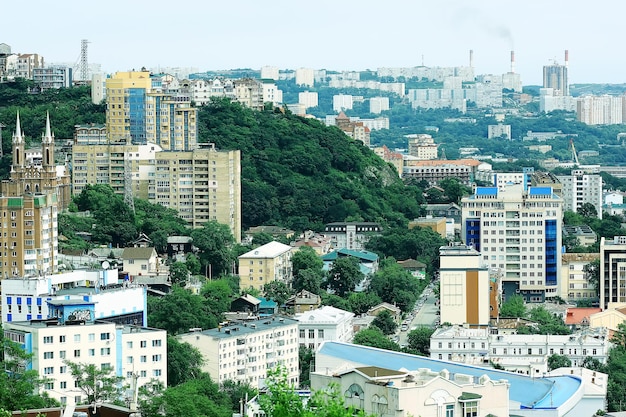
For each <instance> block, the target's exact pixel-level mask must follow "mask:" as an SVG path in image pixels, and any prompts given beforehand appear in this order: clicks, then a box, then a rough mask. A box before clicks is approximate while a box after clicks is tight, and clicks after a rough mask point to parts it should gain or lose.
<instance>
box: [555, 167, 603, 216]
mask: <svg viewBox="0 0 626 417" xmlns="http://www.w3.org/2000/svg"><path fill="white" fill-rule="evenodd" d="M557 178H558V179H559V181H560V182H561V184H562V193H561V197H563V210H567V211H573V212H576V213H578V210H579V209H580V208H581V207H582V205H583V204H587V203H588V204H591V205H593V206H594V207H595V209H596V213H597V217H598V218H599V219H602V177H601V176H600V175H598V174H589V173H587V172H585V171H583V170H582V169H574V170H572V172H571V174H570V175H558V176H557Z"/></svg>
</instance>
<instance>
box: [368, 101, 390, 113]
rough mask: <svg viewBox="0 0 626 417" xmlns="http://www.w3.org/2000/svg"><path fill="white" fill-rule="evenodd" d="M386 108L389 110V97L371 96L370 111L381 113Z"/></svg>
mask: <svg viewBox="0 0 626 417" xmlns="http://www.w3.org/2000/svg"><path fill="white" fill-rule="evenodd" d="M386 110H389V97H372V98H370V113H372V114H380V113H381V112H383V111H386Z"/></svg>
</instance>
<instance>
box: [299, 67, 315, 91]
mask: <svg viewBox="0 0 626 417" xmlns="http://www.w3.org/2000/svg"><path fill="white" fill-rule="evenodd" d="M296 84H297V85H301V86H304V87H313V85H314V84H315V70H314V69H313V68H298V69H297V70H296Z"/></svg>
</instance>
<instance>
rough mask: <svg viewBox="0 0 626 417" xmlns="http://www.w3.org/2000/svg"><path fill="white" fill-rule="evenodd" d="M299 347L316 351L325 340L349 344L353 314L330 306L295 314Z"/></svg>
mask: <svg viewBox="0 0 626 417" xmlns="http://www.w3.org/2000/svg"><path fill="white" fill-rule="evenodd" d="M294 318H295V319H296V320H298V333H299V334H298V339H299V343H300V346H302V347H308V348H310V349H317V348H318V347H319V346H320V344H321V343H322V342H324V341H326V340H329V341H332V342H346V343H351V342H352V337H353V336H354V329H353V327H352V319H353V318H354V313H351V312H349V311H344V310H341V309H339V308H335V307H332V306H323V307H320V308H317V309H315V310H310V311H305V312H304V313H300V314H296V316H295V317H294Z"/></svg>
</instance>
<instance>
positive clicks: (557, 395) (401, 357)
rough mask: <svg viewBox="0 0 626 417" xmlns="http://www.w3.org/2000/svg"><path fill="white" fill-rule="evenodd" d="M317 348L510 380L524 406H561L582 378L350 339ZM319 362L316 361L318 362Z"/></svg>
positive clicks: (371, 361)
mask: <svg viewBox="0 0 626 417" xmlns="http://www.w3.org/2000/svg"><path fill="white" fill-rule="evenodd" d="M318 352H319V353H320V354H322V355H328V356H332V357H335V358H339V359H343V360H345V361H347V362H351V363H354V364H358V365H356V366H379V367H381V368H387V369H392V370H399V369H402V368H404V369H408V370H417V369H420V368H427V369H431V370H433V371H435V372H440V371H442V370H444V369H446V370H448V372H450V374H451V376H452V375H454V374H457V373H459V374H464V375H471V376H473V377H475V379H478V378H480V377H481V376H483V375H487V376H488V377H489V378H490V379H492V380H494V381H499V380H502V379H505V380H507V381H508V382H509V384H510V388H509V399H510V400H512V401H517V402H519V403H520V404H521V408H558V407H560V406H561V405H562V404H564V403H565V402H566V401H567V400H569V399H570V398H571V397H572V395H574V393H575V392H576V391H577V390H578V389H579V388H580V385H581V383H582V382H581V380H580V379H579V378H578V377H575V376H569V375H568V376H558V377H550V378H531V377H530V376H527V375H522V374H516V373H512V372H506V371H500V370H496V369H491V368H482V367H479V366H472V365H466V364H462V363H455V362H448V361H442V360H438V359H431V358H427V357H424V356H416V355H409V354H406V353H401V352H393V351H390V350H383V349H377V348H373V347H369V346H360V345H353V344H350V343H339V342H324V343H323V344H322V345H321V346H320V348H319V350H318ZM317 365H318V364H317V363H316V366H317Z"/></svg>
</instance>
